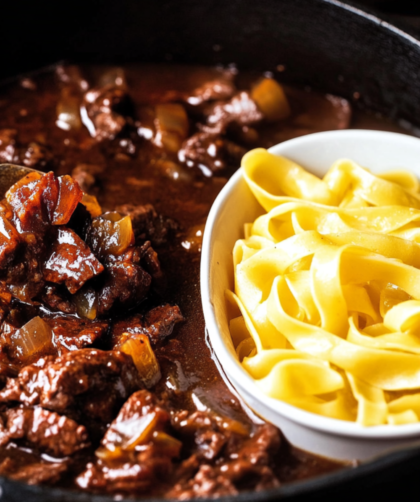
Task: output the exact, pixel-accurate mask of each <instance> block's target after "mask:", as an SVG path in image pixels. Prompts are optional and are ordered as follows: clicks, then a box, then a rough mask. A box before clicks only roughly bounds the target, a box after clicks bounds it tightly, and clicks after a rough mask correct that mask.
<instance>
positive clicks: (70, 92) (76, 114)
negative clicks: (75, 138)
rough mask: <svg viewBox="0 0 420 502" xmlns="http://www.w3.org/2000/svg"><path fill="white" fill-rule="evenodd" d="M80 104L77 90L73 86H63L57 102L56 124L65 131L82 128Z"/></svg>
mask: <svg viewBox="0 0 420 502" xmlns="http://www.w3.org/2000/svg"><path fill="white" fill-rule="evenodd" d="M80 104H81V98H80V94H79V93H77V92H75V90H74V89H73V87H71V86H65V87H63V88H62V89H61V94H60V99H59V101H58V103H57V120H56V122H55V124H56V126H57V127H59V128H60V129H63V130H64V131H70V130H78V129H80V128H81V126H82V119H81V118H80Z"/></svg>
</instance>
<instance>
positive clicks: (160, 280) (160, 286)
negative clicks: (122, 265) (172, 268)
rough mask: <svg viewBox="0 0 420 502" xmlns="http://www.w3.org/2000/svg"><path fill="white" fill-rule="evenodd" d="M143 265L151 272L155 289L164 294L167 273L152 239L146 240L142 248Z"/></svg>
mask: <svg viewBox="0 0 420 502" xmlns="http://www.w3.org/2000/svg"><path fill="white" fill-rule="evenodd" d="M140 255H141V262H140V263H141V265H143V267H144V268H145V270H146V271H147V272H148V273H149V274H150V276H151V278H152V280H153V282H152V287H153V289H154V290H155V291H156V292H157V293H159V294H163V293H164V292H165V289H166V284H167V283H166V275H165V273H164V272H163V270H162V267H161V265H160V261H159V257H158V254H157V253H156V251H155V250H154V249H153V248H152V245H151V243H150V241H146V242H145V243H144V244H143V246H142V247H141V248H140Z"/></svg>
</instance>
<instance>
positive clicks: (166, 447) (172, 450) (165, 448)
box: [153, 431, 182, 457]
mask: <svg viewBox="0 0 420 502" xmlns="http://www.w3.org/2000/svg"><path fill="white" fill-rule="evenodd" d="M153 442H154V443H155V445H156V446H157V447H158V448H159V450H160V451H161V452H162V454H163V455H168V456H169V457H179V454H180V452H181V448H182V443H181V441H178V439H175V438H174V437H173V436H170V435H169V434H166V432H163V431H154V433H153Z"/></svg>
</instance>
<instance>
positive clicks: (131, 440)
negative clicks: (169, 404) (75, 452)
mask: <svg viewBox="0 0 420 502" xmlns="http://www.w3.org/2000/svg"><path fill="white" fill-rule="evenodd" d="M168 424H169V414H168V412H167V411H165V410H164V409H162V408H161V407H160V406H159V404H158V403H157V402H156V399H155V397H154V396H153V395H152V394H151V393H150V392H147V391H144V390H143V391H139V392H136V393H134V394H133V395H132V396H131V397H130V398H129V400H128V401H127V402H126V403H125V404H124V406H123V407H122V409H121V411H120V413H119V415H118V417H117V418H116V419H115V420H114V422H113V423H112V424H111V426H110V427H109V429H108V431H107V432H106V434H105V436H104V438H103V440H102V447H101V448H100V449H99V450H98V451H97V456H98V457H99V458H98V460H97V461H96V462H95V463H91V464H88V466H87V469H86V470H85V472H83V473H82V474H81V475H80V476H79V477H78V478H77V484H78V485H79V486H80V487H82V488H86V489H89V490H98V489H102V490H103V489H105V490H106V491H109V492H124V493H130V492H131V493H141V492H144V491H145V490H151V489H153V487H154V486H156V485H161V486H162V480H163V479H165V478H166V479H167V478H168V476H169V474H170V473H171V471H172V458H173V457H176V456H178V454H179V449H180V446H181V443H179V442H178V441H176V440H175V439H174V438H171V437H170V436H168V435H167V434H166V433H164V432H163V431H164V429H165V427H167V426H168ZM136 446H138V448H137V449H136V448H135V447H136Z"/></svg>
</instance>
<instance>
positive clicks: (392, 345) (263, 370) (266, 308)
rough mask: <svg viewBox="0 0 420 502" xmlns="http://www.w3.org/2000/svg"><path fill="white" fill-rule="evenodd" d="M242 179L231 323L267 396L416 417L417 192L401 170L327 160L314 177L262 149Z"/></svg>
mask: <svg viewBox="0 0 420 502" xmlns="http://www.w3.org/2000/svg"><path fill="white" fill-rule="evenodd" d="M242 168H243V174H244V176H245V179H246V181H247V183H248V185H249V187H250V188H251V190H252V192H253V193H254V195H255V197H256V198H257V199H258V201H259V203H260V204H261V205H262V206H263V208H264V209H265V210H266V211H267V213H266V214H264V215H263V216H260V217H259V218H257V219H256V220H255V221H254V223H252V224H247V225H245V238H244V239H242V240H239V241H237V242H236V245H235V248H234V251H233V259H234V269H235V292H234V293H233V292H230V291H228V292H227V300H228V303H229V305H230V307H231V310H232V311H233V312H234V311H235V310H236V313H235V314H234V315H233V316H232V319H231V321H230V331H231V336H232V341H233V344H234V346H235V348H236V351H237V355H238V358H239V360H240V361H241V363H242V365H243V367H244V368H245V370H246V371H247V372H248V373H249V374H250V375H251V377H252V378H253V379H255V382H256V384H257V385H258V386H259V388H260V389H261V391H262V392H264V393H265V394H266V395H268V396H270V397H273V398H276V399H280V400H282V401H285V402H287V403H290V404H292V405H294V406H297V407H299V408H302V409H304V410H307V411H311V412H314V413H318V414H321V415H324V416H327V417H332V418H337V419H342V420H350V421H356V422H357V423H359V424H361V425H365V426H372V425H381V424H391V425H394V424H406V423H412V422H418V421H419V419H420V193H419V188H420V185H419V182H418V180H417V178H416V177H415V176H414V175H413V174H411V173H409V172H407V171H392V172H386V173H383V174H380V175H377V176H375V175H373V174H371V173H370V172H369V171H368V170H367V169H365V168H363V167H361V166H359V165H358V164H356V163H355V162H352V161H351V160H347V159H344V160H338V161H337V162H335V163H334V164H333V166H332V167H331V168H330V170H329V171H328V172H327V174H326V175H325V176H324V178H323V179H319V178H317V177H316V176H314V175H313V174H311V173H309V172H307V171H305V170H304V169H303V168H302V167H300V166H299V165H297V164H295V163H294V162H292V161H291V160H288V159H286V158H284V157H278V156H275V155H272V154H270V153H269V152H267V151H266V150H264V149H256V150H253V151H251V152H249V153H247V154H246V155H245V156H244V158H243V161H242Z"/></svg>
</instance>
